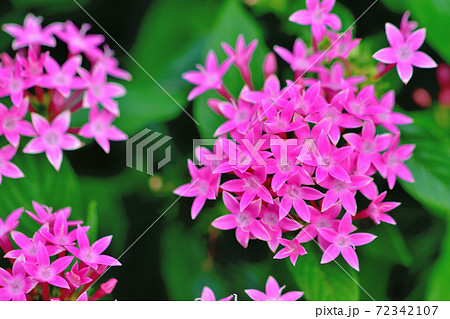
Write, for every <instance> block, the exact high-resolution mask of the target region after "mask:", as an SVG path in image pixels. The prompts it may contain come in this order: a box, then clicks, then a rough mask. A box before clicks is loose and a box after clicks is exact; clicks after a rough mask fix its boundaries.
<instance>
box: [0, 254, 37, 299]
mask: <svg viewBox="0 0 450 319" xmlns="http://www.w3.org/2000/svg"><path fill="white" fill-rule="evenodd" d="M24 262H25V258H24V257H23V256H20V257H19V258H18V259H17V260H16V261H15V262H14V265H13V267H12V274H10V273H9V272H7V271H6V270H4V269H3V268H0V286H2V288H0V301H9V300H12V301H26V294H27V293H29V292H30V291H31V290H32V289H33V288H34V287H36V285H37V282H36V281H34V280H33V279H31V278H30V277H28V276H27V273H26V272H25V269H24V268H23V265H24Z"/></svg>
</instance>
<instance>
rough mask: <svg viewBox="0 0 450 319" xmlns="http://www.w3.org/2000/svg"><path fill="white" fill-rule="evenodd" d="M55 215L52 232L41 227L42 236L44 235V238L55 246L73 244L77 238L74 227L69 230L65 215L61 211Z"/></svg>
mask: <svg viewBox="0 0 450 319" xmlns="http://www.w3.org/2000/svg"><path fill="white" fill-rule="evenodd" d="M55 215H56V219H55V222H54V224H53V233H51V232H49V230H48V229H46V228H43V229H42V230H41V234H42V236H44V237H45V239H47V240H48V241H49V242H51V243H52V244H54V245H57V246H69V245H75V240H76V239H77V231H76V229H74V230H72V231H70V232H69V231H68V224H67V217H66V216H64V214H61V213H60V214H55Z"/></svg>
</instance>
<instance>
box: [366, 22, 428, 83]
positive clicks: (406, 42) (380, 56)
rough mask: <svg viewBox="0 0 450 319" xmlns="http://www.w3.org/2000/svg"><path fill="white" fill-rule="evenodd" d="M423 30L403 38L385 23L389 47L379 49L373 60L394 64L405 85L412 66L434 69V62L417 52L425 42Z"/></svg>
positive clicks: (394, 28)
mask: <svg viewBox="0 0 450 319" xmlns="http://www.w3.org/2000/svg"><path fill="white" fill-rule="evenodd" d="M425 33H426V31H425V28H423V29H419V30H417V31H415V32H414V33H412V34H411V35H409V36H408V38H406V39H405V38H404V36H403V35H402V33H401V32H400V30H399V29H397V28H396V27H395V26H394V25H392V24H390V23H386V36H387V39H388V41H389V44H390V47H389V48H384V49H381V50H380V51H378V52H376V53H375V54H374V55H373V58H374V59H375V60H378V61H380V62H382V63H386V64H396V66H397V71H398V75H399V76H400V79H401V80H402V81H403V82H404V83H405V84H407V83H408V82H409V80H410V79H411V77H412V74H413V66H415V67H418V68H435V67H437V64H436V62H434V60H433V59H432V58H430V57H429V56H428V55H427V54H425V53H423V52H420V51H417V50H419V48H420V47H421V46H422V44H423V42H424V41H425Z"/></svg>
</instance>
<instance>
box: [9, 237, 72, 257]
mask: <svg viewBox="0 0 450 319" xmlns="http://www.w3.org/2000/svg"><path fill="white" fill-rule="evenodd" d="M11 238H12V239H13V241H14V242H15V243H16V245H17V246H19V248H20V249H16V250H11V251H9V252H8V253H7V254H6V255H5V258H12V259H17V258H19V257H20V255H24V256H25V258H26V260H27V261H28V262H35V261H36V254H37V250H38V246H39V244H44V245H45V244H46V240H45V238H44V237H43V236H42V235H41V233H40V232H36V233H35V234H34V235H33V238H28V237H27V236H25V235H24V234H22V233H20V232H18V231H12V232H11ZM45 248H46V249H47V253H48V255H50V256H54V255H56V254H59V253H60V252H62V251H64V248H61V247H58V246H52V245H46V246H45Z"/></svg>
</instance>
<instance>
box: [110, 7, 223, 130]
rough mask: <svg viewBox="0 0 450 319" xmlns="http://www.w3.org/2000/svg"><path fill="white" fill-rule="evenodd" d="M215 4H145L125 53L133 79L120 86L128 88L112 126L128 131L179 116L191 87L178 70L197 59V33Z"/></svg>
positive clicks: (199, 49)
mask: <svg viewBox="0 0 450 319" xmlns="http://www.w3.org/2000/svg"><path fill="white" fill-rule="evenodd" d="M218 6H219V4H218V3H217V2H216V1H207V2H205V1H202V0H192V1H178V0H164V1H163V0H159V1H156V2H155V3H154V4H152V5H151V6H150V8H149V9H148V12H147V14H146V15H145V17H144V19H143V22H142V25H141V27H140V29H139V34H138V37H137V41H136V44H135V46H134V48H133V50H132V51H131V55H132V56H133V58H134V59H135V61H133V60H132V59H130V60H129V62H128V67H127V70H128V71H130V73H131V74H132V75H133V80H132V81H131V82H130V83H128V84H125V86H126V88H127V91H128V92H127V95H126V96H125V97H123V98H122V99H121V100H120V104H121V117H120V118H118V119H117V125H118V127H120V128H121V129H123V130H124V131H125V132H126V133H128V134H134V133H135V132H137V131H138V130H140V129H141V128H142V127H144V126H145V125H146V124H148V123H150V122H162V121H168V120H170V119H172V118H175V117H176V116H178V115H179V114H181V112H182V109H183V108H184V107H186V105H187V100H186V97H187V94H188V92H189V89H190V88H191V85H190V84H189V83H187V82H186V81H184V80H183V79H182V78H181V74H182V73H184V72H186V71H188V70H190V69H192V68H193V67H194V65H195V63H197V62H199V61H198V58H199V56H200V55H201V52H202V50H203V42H204V39H203V36H204V35H205V34H206V33H207V32H208V31H209V29H210V26H211V25H212V24H213V23H214V18H215V12H216V11H217V8H218ZM168 17H170V18H168ZM187 26H189V27H187ZM136 62H138V63H139V64H140V65H138V64H137V63H136ZM140 66H142V68H143V69H144V70H145V71H144V70H142V68H141V67H140ZM147 72H148V74H147ZM152 78H153V79H152ZM154 80H155V81H157V82H158V83H159V85H160V86H161V87H160V86H159V85H158V84H156V83H155V81H154ZM164 90H166V92H167V93H166V92H164ZM168 94H170V95H171V96H172V97H173V99H174V100H175V101H176V102H175V101H174V100H173V99H172V98H171V97H169V95H168ZM178 104H179V105H178ZM180 106H181V107H180Z"/></svg>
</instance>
